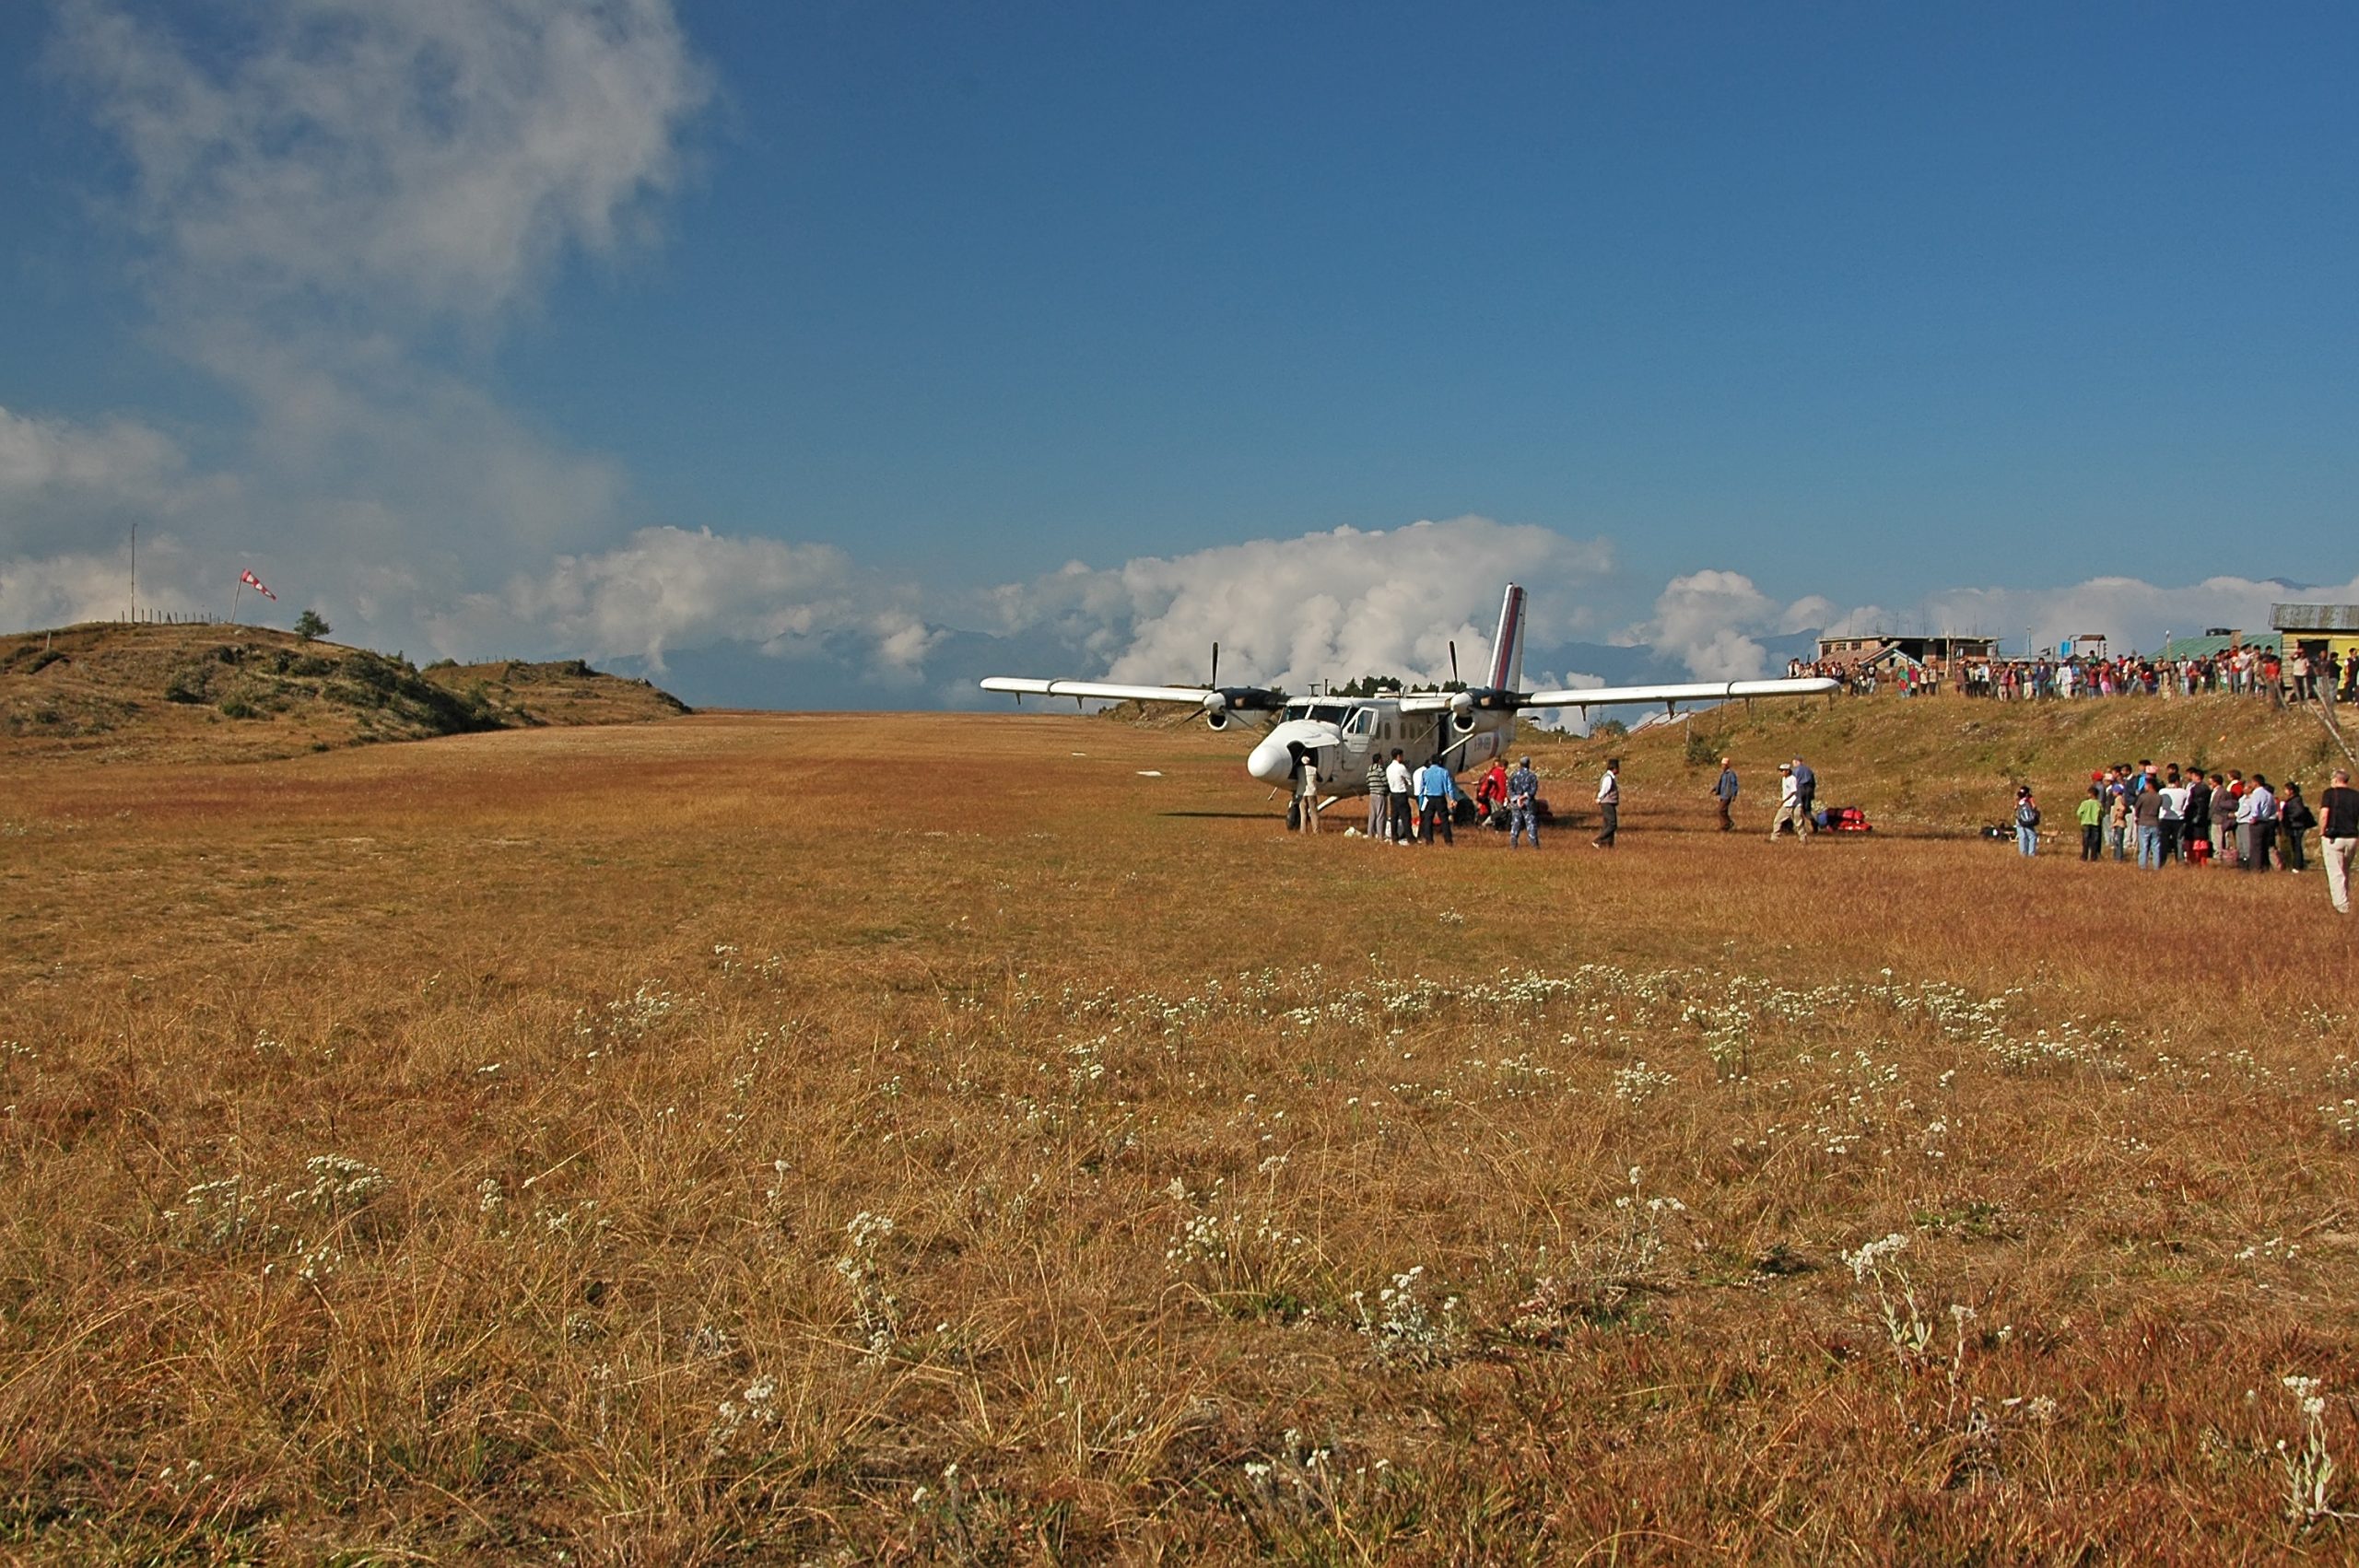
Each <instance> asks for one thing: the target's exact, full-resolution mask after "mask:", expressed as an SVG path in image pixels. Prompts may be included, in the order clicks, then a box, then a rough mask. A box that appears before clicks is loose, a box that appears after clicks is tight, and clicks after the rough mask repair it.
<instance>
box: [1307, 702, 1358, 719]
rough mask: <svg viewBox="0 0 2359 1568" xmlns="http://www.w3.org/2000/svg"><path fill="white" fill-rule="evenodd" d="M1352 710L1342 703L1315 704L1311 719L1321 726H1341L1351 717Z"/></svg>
mask: <svg viewBox="0 0 2359 1568" xmlns="http://www.w3.org/2000/svg"><path fill="white" fill-rule="evenodd" d="M1351 712H1352V710H1351V709H1350V708H1347V707H1345V706H1344V704H1342V703H1340V702H1314V703H1312V704H1311V705H1310V717H1311V718H1313V719H1315V720H1318V721H1319V722H1320V723H1321V724H1341V723H1342V722H1343V721H1344V720H1346V719H1348V718H1350V717H1351Z"/></svg>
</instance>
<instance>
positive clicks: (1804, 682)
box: [1403, 675, 1843, 708]
mask: <svg viewBox="0 0 2359 1568" xmlns="http://www.w3.org/2000/svg"><path fill="white" fill-rule="evenodd" d="M1842 684H1843V683H1842V682H1840V681H1837V680H1834V679H1831V678H1829V677H1827V676H1825V675H1804V676H1800V677H1797V678H1795V679H1793V680H1784V681H1691V682H1689V683H1688V684H1686V685H1675V686H1575V687H1569V688H1567V689H1565V690H1562V691H1544V692H1527V693H1525V694H1523V700H1522V702H1521V703H1520V706H1521V707H1524V708H1611V707H1616V706H1619V705H1620V704H1623V703H1635V702H1661V703H1674V702H1726V701H1730V700H1731V699H1733V698H1736V697H1744V696H1820V695H1822V694H1824V693H1826V692H1831V691H1835V690H1837V689H1839V688H1840V687H1841V685H1842ZM1403 706H1404V707H1405V706H1406V705H1405V704H1404V705H1403Z"/></svg>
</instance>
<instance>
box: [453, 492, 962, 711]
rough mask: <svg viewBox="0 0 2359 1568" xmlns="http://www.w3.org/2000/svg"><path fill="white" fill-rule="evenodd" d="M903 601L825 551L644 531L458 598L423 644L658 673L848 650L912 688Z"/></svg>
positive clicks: (926, 643) (917, 626) (920, 653)
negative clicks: (739, 648)
mask: <svg viewBox="0 0 2359 1568" xmlns="http://www.w3.org/2000/svg"><path fill="white" fill-rule="evenodd" d="M905 597H906V592H905V591H902V590H898V589H896V588H895V587H893V586H892V585H890V584H887V583H884V582H880V581H878V580H875V579H872V578H871V577H869V576H868V575H867V574H865V573H863V572H862V571H860V570H859V569H858V568H856V567H855V566H854V565H853V563H852V561H851V557H850V556H846V555H845V554H844V553H843V552H842V551H841V550H839V549H837V548H835V547H834V546H833V545H828V544H794V543H790V542H787V541H783V540H777V539H763V538H754V537H745V536H739V537H728V536H723V535H719V534H715V533H713V532H711V531H710V530H709V529H708V530H701V531H698V532H688V531H687V530H686V529H679V528H648V529H642V530H640V532H637V533H635V534H633V535H632V536H631V537H630V539H629V540H628V542H627V543H625V544H622V545H620V546H617V547H616V548H615V549H612V550H606V551H602V552H599V553H597V554H595V555H586V556H560V557H559V558H558V559H557V563H556V565H555V566H554V568H551V569H550V570H549V571H548V572H547V573H546V575H543V576H539V577H529V576H520V577H518V578H516V579H514V580H512V581H511V583H510V584H509V586H508V589H507V591H505V592H504V593H501V594H498V595H475V596H472V597H470V598H469V599H467V600H466V601H465V602H464V603H463V604H462V605H461V607H460V608H459V610H458V611H457V612H455V613H454V614H451V615H448V616H444V617H441V618H440V619H439V620H438V621H437V623H436V626H435V642H436V646H437V647H438V648H440V649H443V650H445V651H448V652H452V653H453V654H461V653H467V652H476V653H479V652H480V651H481V649H483V648H484V647H485V646H486V645H487V643H488V642H489V641H491V640H494V639H500V638H506V639H508V640H509V641H511V642H514V641H519V640H521V641H524V642H526V643H536V644H542V645H546V643H547V642H548V641H550V640H551V639H554V640H555V641H557V643H559V644H560V645H562V646H564V647H566V648H569V649H575V650H577V651H579V652H581V653H582V654H584V655H586V656H588V657H591V658H609V659H611V658H630V659H643V660H645V661H647V663H648V664H649V666H650V667H651V668H652V669H655V670H658V671H660V670H662V669H663V667H664V655H665V653H666V652H667V651H671V650H677V649H694V648H707V647H711V646H713V645H715V644H720V643H731V642H734V643H743V644H747V645H750V646H752V647H754V648H756V649H759V650H760V651H761V652H763V653H766V654H769V655H772V656H776V657H795V656H801V655H810V654H816V653H819V652H823V651H827V650H828V649H829V648H830V646H831V645H833V644H839V643H841V642H843V641H847V640H849V641H851V642H852V643H854V644H855V645H857V647H858V648H859V649H860V650H861V654H862V656H863V658H865V659H866V660H867V661H869V662H870V663H871V666H872V668H874V669H875V670H876V671H877V672H878V673H885V674H887V675H891V674H897V673H898V674H903V675H908V676H911V677H914V676H915V675H916V674H917V673H919V671H920V670H921V668H922V666H923V664H924V661H925V656H926V654H927V652H928V651H929V650H930V649H932V647H933V643H934V641H935V638H936V637H937V635H938V634H937V633H935V632H934V631H933V630H932V629H931V628H929V627H928V626H926V625H925V624H924V623H923V622H922V621H921V619H920V618H919V617H918V616H917V614H915V613H914V612H913V611H912V610H911V609H910V608H909V607H908V606H907V605H906V604H905V603H901V602H900V601H901V600H902V599H904V598H905Z"/></svg>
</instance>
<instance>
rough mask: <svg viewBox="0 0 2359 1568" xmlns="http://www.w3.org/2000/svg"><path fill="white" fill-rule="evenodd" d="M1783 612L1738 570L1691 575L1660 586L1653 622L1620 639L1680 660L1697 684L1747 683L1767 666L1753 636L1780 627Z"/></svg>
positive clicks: (1633, 628) (1766, 652) (1640, 626)
mask: <svg viewBox="0 0 2359 1568" xmlns="http://www.w3.org/2000/svg"><path fill="white" fill-rule="evenodd" d="M1786 610H1787V606H1784V605H1780V604H1778V603H1777V602H1776V601H1775V600H1773V599H1771V598H1770V597H1769V596H1768V595H1767V594H1766V593H1764V592H1762V591H1761V590H1760V589H1758V588H1756V587H1755V586H1754V582H1753V579H1751V578H1749V577H1746V576H1745V575H1744V574H1743V573H1742V572H1732V571H1718V570H1706V571H1699V572H1690V573H1689V574H1687V575H1686V576H1684V577H1675V578H1672V579H1671V581H1670V582H1669V583H1667V584H1665V585H1664V587H1663V591H1662V592H1661V594H1659V595H1657V596H1656V599H1655V613H1654V618H1653V619H1652V620H1649V621H1647V622H1645V623H1643V624H1641V625H1639V626H1634V627H1632V628H1631V629H1630V631H1629V632H1627V633H1625V639H1626V640H1628V641H1631V642H1643V643H1645V644H1647V645H1648V646H1649V647H1650V648H1652V649H1654V650H1655V651H1656V652H1658V653H1661V654H1664V655H1667V656H1669V657H1672V658H1676V659H1679V660H1683V661H1685V663H1686V665H1687V668H1688V669H1689V670H1690V671H1691V672H1693V673H1695V675H1696V678H1697V679H1699V680H1706V681H1743V680H1751V679H1754V678H1755V677H1757V676H1759V675H1761V674H1762V673H1764V671H1765V670H1766V668H1767V667H1768V662H1769V655H1768V651H1767V650H1766V649H1764V648H1763V647H1762V646H1761V644H1760V643H1759V642H1757V641H1755V636H1756V635H1757V634H1759V633H1762V632H1765V631H1768V630H1771V629H1773V628H1775V627H1778V626H1780V625H1781V624H1782V623H1783V622H1784V621H1785V619H1786V618H1787V617H1786Z"/></svg>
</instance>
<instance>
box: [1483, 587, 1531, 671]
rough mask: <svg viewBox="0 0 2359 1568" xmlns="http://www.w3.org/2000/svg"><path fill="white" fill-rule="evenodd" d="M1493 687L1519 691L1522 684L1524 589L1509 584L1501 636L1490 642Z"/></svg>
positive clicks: (1503, 604) (1501, 617) (1501, 614)
mask: <svg viewBox="0 0 2359 1568" xmlns="http://www.w3.org/2000/svg"><path fill="white" fill-rule="evenodd" d="M1490 684H1491V685H1492V686H1493V688H1494V689H1496V690H1499V691H1517V690H1520V688H1521V687H1522V685H1523V590H1522V589H1521V588H1520V586H1518V585H1517V584H1515V583H1512V582H1511V583H1508V591H1507V597H1506V598H1505V599H1502V600H1501V601H1500V602H1499V635H1498V636H1497V637H1496V638H1493V639H1492V640H1491V682H1490Z"/></svg>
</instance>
